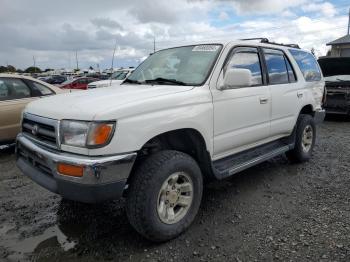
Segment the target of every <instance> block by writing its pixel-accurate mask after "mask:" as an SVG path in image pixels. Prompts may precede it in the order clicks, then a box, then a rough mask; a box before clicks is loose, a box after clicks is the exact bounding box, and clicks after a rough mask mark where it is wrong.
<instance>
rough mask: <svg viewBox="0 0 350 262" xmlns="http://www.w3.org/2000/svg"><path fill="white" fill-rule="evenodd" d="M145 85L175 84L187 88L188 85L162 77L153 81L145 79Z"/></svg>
mask: <svg viewBox="0 0 350 262" xmlns="http://www.w3.org/2000/svg"><path fill="white" fill-rule="evenodd" d="M145 83H170V84H176V85H180V86H187V85H188V84H187V83H185V82H182V81H178V80H176V79H167V78H162V77H157V78H155V79H146V80H145Z"/></svg>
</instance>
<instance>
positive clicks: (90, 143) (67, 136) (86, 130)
mask: <svg viewBox="0 0 350 262" xmlns="http://www.w3.org/2000/svg"><path fill="white" fill-rule="evenodd" d="M114 128H115V122H86V121H73V120H62V121H61V126H60V137H61V144H64V145H69V146H77V147H87V148H98V147H103V146H105V145H107V144H108V143H109V142H110V140H111V138H112V135H113V132H114Z"/></svg>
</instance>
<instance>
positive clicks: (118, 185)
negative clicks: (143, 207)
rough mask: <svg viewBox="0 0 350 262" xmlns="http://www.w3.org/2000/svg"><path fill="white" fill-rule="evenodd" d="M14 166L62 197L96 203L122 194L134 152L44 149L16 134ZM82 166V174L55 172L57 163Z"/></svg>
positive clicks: (134, 156) (134, 157) (133, 159)
mask: <svg viewBox="0 0 350 262" xmlns="http://www.w3.org/2000/svg"><path fill="white" fill-rule="evenodd" d="M16 155H17V166H18V167H19V169H20V170H21V171H22V172H23V173H24V174H25V175H26V176H28V177H30V178H31V179H32V180H33V181H35V182H36V183H37V184H39V185H40V186H42V187H44V188H46V189H48V190H49V191H51V192H53V193H56V194H59V195H61V196H62V197H64V198H67V199H71V200H75V201H80V202H85V203H96V202H101V201H105V200H110V199H117V198H119V197H121V196H122V194H123V191H124V188H125V185H126V181H127V178H128V177H129V174H130V172H131V169H132V167H133V164H134V161H135V159H136V155H137V154H136V153H129V154H124V155H116V156H107V157H89V156H80V155H75V154H69V153H62V152H58V151H53V150H51V149H47V148H44V147H42V146H39V145H37V144H35V143H33V142H32V141H31V140H30V139H28V138H26V137H24V136H22V135H19V136H18V138H17V143H16ZM58 163H66V164H72V165H79V166H84V175H83V177H79V178H77V177H70V176H65V175H61V174H60V173H58V172H57V164H58Z"/></svg>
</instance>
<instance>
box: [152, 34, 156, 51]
mask: <svg viewBox="0 0 350 262" xmlns="http://www.w3.org/2000/svg"><path fill="white" fill-rule="evenodd" d="M155 52H156V36H155V35H154V36H153V53H155Z"/></svg>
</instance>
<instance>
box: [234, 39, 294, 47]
mask: <svg viewBox="0 0 350 262" xmlns="http://www.w3.org/2000/svg"><path fill="white" fill-rule="evenodd" d="M240 40H242V41H251V40H260V43H266V44H270V45H280V46H288V47H292V48H297V49H300V46H299V45H297V44H282V43H275V42H270V41H269V39H267V38H264V37H257V38H245V39H240Z"/></svg>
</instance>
